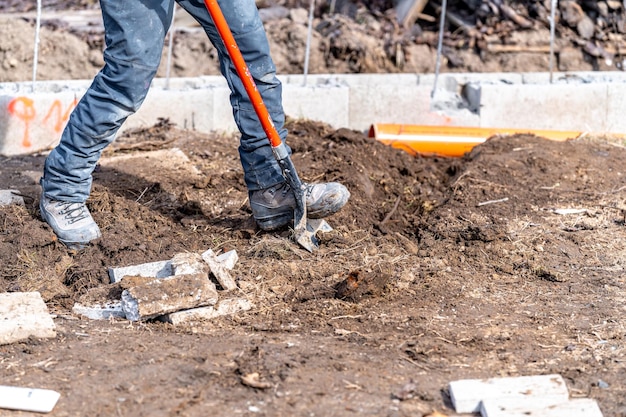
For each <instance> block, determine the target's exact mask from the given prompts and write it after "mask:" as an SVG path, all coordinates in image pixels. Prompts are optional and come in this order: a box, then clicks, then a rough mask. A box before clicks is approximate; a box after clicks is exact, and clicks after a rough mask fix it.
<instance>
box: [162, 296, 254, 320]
mask: <svg viewBox="0 0 626 417" xmlns="http://www.w3.org/2000/svg"><path fill="white" fill-rule="evenodd" d="M251 308H252V303H250V301H248V300H246V299H245V298H229V299H226V300H221V301H220V302H219V303H218V304H216V305H215V306H211V307H199V308H193V309H189V310H182V311H177V312H175V313H170V314H165V315H163V316H161V317H159V320H161V321H164V322H167V323H172V324H173V325H175V326H177V325H181V324H190V323H194V322H198V321H206V320H211V319H214V318H216V317H220V316H228V315H231V314H235V313H238V312H240V311H248V310H250V309H251Z"/></svg>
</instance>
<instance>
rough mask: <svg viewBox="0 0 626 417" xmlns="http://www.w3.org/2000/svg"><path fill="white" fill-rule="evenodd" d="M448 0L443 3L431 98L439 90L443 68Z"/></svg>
mask: <svg viewBox="0 0 626 417" xmlns="http://www.w3.org/2000/svg"><path fill="white" fill-rule="evenodd" d="M447 3H448V1H447V0H443V1H442V3H441V16H440V17H439V39H438V40H437V61H436V64H435V81H434V83H433V90H432V91H431V92H430V98H431V99H432V98H433V97H434V96H435V90H437V79H438V78H439V69H440V68H441V54H442V50H443V30H444V27H445V24H446V8H447V6H448V4H447Z"/></svg>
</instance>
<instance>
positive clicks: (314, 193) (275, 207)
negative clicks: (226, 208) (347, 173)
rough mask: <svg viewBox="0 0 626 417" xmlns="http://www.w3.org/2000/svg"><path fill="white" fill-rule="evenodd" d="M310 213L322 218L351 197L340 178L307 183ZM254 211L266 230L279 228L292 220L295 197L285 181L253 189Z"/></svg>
mask: <svg viewBox="0 0 626 417" xmlns="http://www.w3.org/2000/svg"><path fill="white" fill-rule="evenodd" d="M304 185H305V186H306V191H305V193H304V196H305V198H306V207H307V217H308V218H311V219H321V218H324V217H327V216H330V215H331V214H334V213H336V212H338V211H339V209H341V208H342V207H343V206H344V205H345V204H346V203H347V202H348V199H349V198H350V192H349V191H348V189H347V188H346V187H344V186H343V185H341V184H339V183H338V182H328V183H320V184H304ZM249 196H250V207H251V208H252V215H253V216H254V219H255V220H256V222H257V224H258V225H259V227H260V228H261V229H263V230H275V229H279V228H281V227H283V226H285V225H287V224H289V223H290V222H293V214H294V213H293V212H294V209H295V207H296V199H295V197H294V194H293V192H292V191H291V188H290V187H289V185H288V184H287V183H286V182H283V183H280V184H276V185H274V186H272V187H269V188H266V189H264V190H256V191H251V192H250V193H249Z"/></svg>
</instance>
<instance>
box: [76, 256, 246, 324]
mask: <svg viewBox="0 0 626 417" xmlns="http://www.w3.org/2000/svg"><path fill="white" fill-rule="evenodd" d="M238 259H239V257H238V255H237V252H236V251H234V250H232V251H229V252H226V253H222V254H220V255H216V254H215V252H213V250H212V249H209V250H207V251H205V252H204V253H202V254H198V253H178V254H176V255H174V257H173V258H172V259H169V260H164V261H158V262H149V263H145V264H140V265H132V266H127V267H116V268H109V270H108V272H109V278H110V280H111V285H110V286H108V287H104V288H102V287H100V288H95V289H93V290H91V291H89V292H88V294H86V296H84V297H81V299H80V300H79V301H78V302H77V303H76V304H75V305H74V307H73V309H72V311H73V312H74V313H75V314H80V315H82V316H85V317H88V318H90V319H94V320H101V319H108V318H111V317H119V318H126V319H127V320H131V321H139V320H149V319H154V318H157V319H159V320H161V321H165V322H168V323H172V324H174V325H180V324H185V323H189V322H197V321H201V320H210V319H213V318H215V317H219V316H224V315H230V314H234V313H237V312H239V311H245V310H249V309H251V308H252V304H251V303H250V302H249V301H248V300H247V299H245V298H232V295H230V296H228V298H225V299H223V300H222V299H221V298H222V296H223V295H224V294H226V293H227V292H229V291H231V290H234V289H236V288H237V284H236V282H235V281H234V279H233V278H232V277H231V275H230V272H229V271H230V270H232V269H233V268H234V266H235V264H236V263H237V261H238ZM216 283H217V284H218V285H219V287H221V288H219V290H218V286H217V285H216Z"/></svg>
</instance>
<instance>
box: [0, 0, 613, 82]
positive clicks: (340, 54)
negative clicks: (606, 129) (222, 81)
mask: <svg viewBox="0 0 626 417" xmlns="http://www.w3.org/2000/svg"><path fill="white" fill-rule="evenodd" d="M333 3H335V2H333ZM387 3H388V2H369V3H367V2H366V3H353V2H350V1H347V0H346V1H338V2H336V5H335V9H334V10H333V11H331V10H329V5H328V4H326V3H324V4H320V5H318V6H317V8H316V9H315V19H314V20H313V29H314V30H313V31H312V36H311V44H310V52H309V67H308V72H309V73H311V74H327V73H331V74H332V73H399V72H405V73H432V72H434V71H435V61H436V50H437V31H438V25H437V20H438V19H437V17H438V15H439V10H440V6H439V5H438V4H436V3H435V2H427V4H426V7H425V9H424V10H423V13H422V14H421V15H419V16H421V17H420V18H419V19H417V21H415V22H414V23H412V24H410V25H407V26H402V25H400V24H399V23H398V22H397V19H396V9H395V8H394V7H393V4H387ZM474 3H476V4H474ZM588 3H589V2H583V4H582V5H579V4H578V3H577V2H574V1H567V2H562V4H561V6H560V9H559V13H557V17H559V24H558V25H557V31H556V38H555V45H554V47H555V48H554V50H555V62H554V67H553V70H561V71H591V70H619V69H621V66H622V58H621V51H622V50H623V45H622V44H623V43H624V39H623V37H624V36H623V33H622V32H623V21H624V10H623V7H621V6H620V7H617V3H618V2H608V3H605V2H598V4H597V5H596V6H593V5H589V4H588ZM593 3H594V4H595V3H596V2H593ZM259 6H260V7H261V11H262V16H263V18H264V23H265V27H266V30H267V33H268V38H269V40H270V46H271V50H272V56H273V58H274V60H275V63H276V66H277V70H278V73H280V74H294V73H302V72H303V71H304V65H305V51H306V46H307V38H308V4H305V3H303V2H282V3H281V2H271V3H267V4H261V3H260V4H259ZM548 7H549V6H546V5H543V4H541V3H540V2H530V1H528V2H518V3H516V4H515V5H514V7H512V6H508V5H506V4H504V3H501V2H487V1H485V2H475V1H469V0H467V1H458V2H452V4H451V5H450V6H449V11H448V25H447V26H446V32H445V38H444V39H445V42H444V48H443V55H442V66H441V70H442V71H443V72H512V71H516V72H535V71H548V70H550V54H549V52H550V30H549V20H547V19H548V17H549V13H548V12H549V8H548ZM32 8H33V4H31V3H23V2H12V1H2V2H0V13H5V14H3V15H2V16H0V23H1V24H0V36H1V37H2V39H3V42H2V46H1V47H0V65H2V69H3V71H2V73H0V82H6V81H28V80H31V79H32V66H33V65H32V63H33V41H34V37H35V34H34V31H35V29H34V15H33V12H32ZM63 10H72V11H74V13H75V16H71V15H64V14H63ZM59 12H60V13H59ZM79 12H80V13H83V12H89V13H88V14H78V13H79ZM91 12H93V13H91ZM46 13H49V15H46ZM184 15H186V13H185V12H184V11H182V10H180V11H179V12H178V19H177V22H178V23H177V24H178V25H179V26H178V28H179V29H180V30H178V31H177V32H176V33H175V35H174V38H173V39H174V41H173V42H174V44H173V49H172V60H171V68H170V72H169V74H170V76H172V77H193V76H199V75H213V74H219V62H218V59H217V53H216V51H215V49H214V48H213V46H212V45H211V44H210V42H209V41H208V39H207V38H206V35H205V34H204V32H203V31H202V30H201V29H200V28H199V27H198V26H197V25H196V24H194V23H195V22H191V23H190V20H191V19H189V18H185V17H184ZM46 16H50V17H47V18H46ZM70 16H71V19H70V18H69V17H70ZM81 19H83V20H84V21H83V22H81ZM589 25H591V26H590V28H589ZM40 38H41V42H42V44H41V50H40V53H39V57H40V59H39V62H38V71H37V78H38V79H41V80H65V79H90V78H92V77H93V76H94V75H95V74H96V73H97V71H98V70H99V69H100V68H101V67H102V65H103V60H102V50H103V48H104V34H103V29H102V24H101V22H100V21H99V17H98V5H97V4H95V3H94V2H93V1H71V2H64V1H51V2H44V19H43V28H42V31H41V35H40ZM167 53H168V51H167V46H166V47H165V48H164V51H163V57H164V59H163V62H162V65H161V68H160V69H159V73H158V76H160V77H163V76H165V75H166V74H167V73H168V69H167V67H166V63H167V59H166V56H167Z"/></svg>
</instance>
